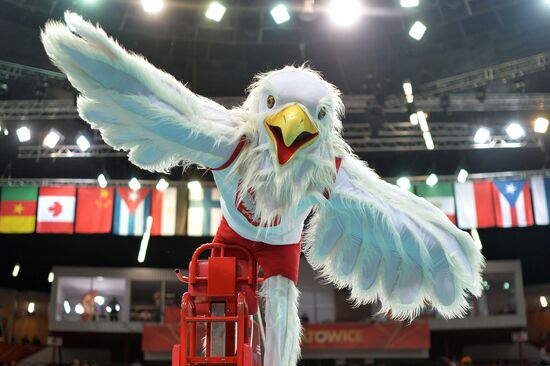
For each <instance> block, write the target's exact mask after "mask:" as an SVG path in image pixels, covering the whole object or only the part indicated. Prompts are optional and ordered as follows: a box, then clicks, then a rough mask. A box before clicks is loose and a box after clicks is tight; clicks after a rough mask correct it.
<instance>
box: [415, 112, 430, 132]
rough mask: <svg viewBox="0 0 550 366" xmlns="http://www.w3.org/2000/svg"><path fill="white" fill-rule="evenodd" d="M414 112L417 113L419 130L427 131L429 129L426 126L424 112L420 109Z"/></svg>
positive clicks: (426, 121)
mask: <svg viewBox="0 0 550 366" xmlns="http://www.w3.org/2000/svg"><path fill="white" fill-rule="evenodd" d="M416 114H417V115H418V123H420V130H421V131H422V132H428V131H429V130H430V129H429V128H428V120H427V119H426V117H427V115H426V113H424V112H422V111H418V112H417V113H416Z"/></svg>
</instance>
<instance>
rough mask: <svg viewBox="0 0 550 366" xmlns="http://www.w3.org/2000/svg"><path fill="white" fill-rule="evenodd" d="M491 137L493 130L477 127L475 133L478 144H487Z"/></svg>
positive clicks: (475, 140)
mask: <svg viewBox="0 0 550 366" xmlns="http://www.w3.org/2000/svg"><path fill="white" fill-rule="evenodd" d="M490 139H491V131H489V130H488V129H487V128H485V127H480V128H478V129H477V131H476V134H475V135H474V142H475V143H476V144H485V143H487V142H489V140H490Z"/></svg>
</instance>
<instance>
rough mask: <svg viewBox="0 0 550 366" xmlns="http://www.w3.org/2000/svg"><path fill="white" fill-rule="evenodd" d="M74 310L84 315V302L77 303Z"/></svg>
mask: <svg viewBox="0 0 550 366" xmlns="http://www.w3.org/2000/svg"><path fill="white" fill-rule="evenodd" d="M74 311H75V313H77V314H78V315H82V314H84V306H82V304H80V303H79V304H76V305H75V307H74Z"/></svg>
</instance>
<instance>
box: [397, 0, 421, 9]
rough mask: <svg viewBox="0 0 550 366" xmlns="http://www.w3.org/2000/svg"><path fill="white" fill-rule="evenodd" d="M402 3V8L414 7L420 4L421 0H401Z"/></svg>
mask: <svg viewBox="0 0 550 366" xmlns="http://www.w3.org/2000/svg"><path fill="white" fill-rule="evenodd" d="M400 3H401V7H402V8H414V7H415V6H418V3H419V0H401V1H400Z"/></svg>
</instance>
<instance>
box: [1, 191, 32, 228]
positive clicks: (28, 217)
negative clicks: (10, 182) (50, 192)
mask: <svg viewBox="0 0 550 366" xmlns="http://www.w3.org/2000/svg"><path fill="white" fill-rule="evenodd" d="M37 196H38V188H37V187H3V188H2V196H1V201H0V233H4V234H30V233H32V232H34V227H35V224H36V198H37Z"/></svg>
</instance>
